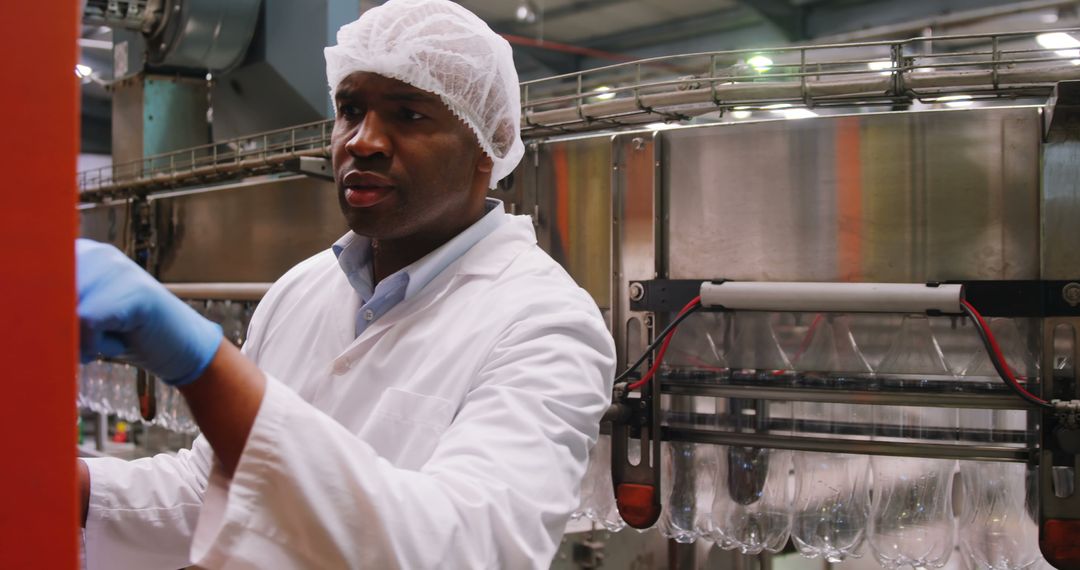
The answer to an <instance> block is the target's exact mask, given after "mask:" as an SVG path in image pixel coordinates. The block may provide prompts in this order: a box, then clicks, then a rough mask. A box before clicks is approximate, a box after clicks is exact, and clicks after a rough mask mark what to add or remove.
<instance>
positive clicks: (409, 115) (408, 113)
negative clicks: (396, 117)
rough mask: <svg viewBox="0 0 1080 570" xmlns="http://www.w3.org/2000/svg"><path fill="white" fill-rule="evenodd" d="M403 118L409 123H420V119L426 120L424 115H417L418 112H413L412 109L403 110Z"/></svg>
mask: <svg viewBox="0 0 1080 570" xmlns="http://www.w3.org/2000/svg"><path fill="white" fill-rule="evenodd" d="M401 116H402V118H404V119H405V120H408V121H419V120H420V119H424V118H426V117H425V116H424V115H423V114H421V113H417V112H416V111H413V110H412V109H402V110H401Z"/></svg>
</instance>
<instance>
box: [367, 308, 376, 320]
mask: <svg viewBox="0 0 1080 570" xmlns="http://www.w3.org/2000/svg"><path fill="white" fill-rule="evenodd" d="M374 318H375V311H372V310H371V309H366V310H365V311H364V320H365V321H367V322H369V323H370V322H371V321H372V319H374Z"/></svg>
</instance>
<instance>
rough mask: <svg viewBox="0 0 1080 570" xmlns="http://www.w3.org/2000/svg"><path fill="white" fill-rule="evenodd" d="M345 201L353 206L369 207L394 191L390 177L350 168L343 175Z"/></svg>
mask: <svg viewBox="0 0 1080 570" xmlns="http://www.w3.org/2000/svg"><path fill="white" fill-rule="evenodd" d="M341 182H342V185H343V186H344V187H345V201H346V202H347V203H348V204H349V205H350V206H352V207H353V208H369V207H371V206H374V205H375V204H378V203H379V202H382V201H383V200H384V199H385V198H386V197H387V196H389V195H390V194H391V193H393V191H394V184H393V182H391V181H390V179H389V178H387V177H385V176H383V175H381V174H376V173H374V172H369V171H359V170H350V171H349V172H346V173H345V176H344V177H342V180H341Z"/></svg>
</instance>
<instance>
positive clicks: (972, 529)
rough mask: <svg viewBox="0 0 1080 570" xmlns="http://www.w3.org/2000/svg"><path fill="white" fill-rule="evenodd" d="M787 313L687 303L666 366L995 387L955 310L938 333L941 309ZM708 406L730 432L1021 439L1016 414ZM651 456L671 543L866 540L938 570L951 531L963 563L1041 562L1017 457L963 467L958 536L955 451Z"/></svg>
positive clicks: (1013, 336)
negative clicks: (694, 307)
mask: <svg viewBox="0 0 1080 570" xmlns="http://www.w3.org/2000/svg"><path fill="white" fill-rule="evenodd" d="M791 317H792V316H791V315H776V314H767V313H740V314H737V315H735V317H734V319H732V318H731V317H730V315H720V314H704V315H696V316H695V317H694V318H692V319H689V320H688V321H687V322H686V323H685V324H684V325H683V327H681V330H680V331H679V334H678V335H676V337H675V341H674V342H673V343H672V346H671V351H670V352H669V354H671V355H672V357H670V358H671V360H670V361H669V362H670V363H671V366H669V367H668V368H667V369H666V372H667V376H668V377H672V378H676V379H680V380H683V381H686V380H690V381H710V380H711V381H719V382H733V383H748V384H759V385H777V384H778V383H779V384H787V385H798V386H808V387H826V386H833V387H844V388H851V389H877V388H880V387H889V388H897V387H900V388H903V387H912V388H920V389H948V390H957V389H962V390H966V389H978V390H982V389H1000V388H1001V382H1000V380H998V379H996V377H995V374H994V372H993V368H992V366H991V365H990V362H989V360H988V358H987V357H986V356H985V353H984V352H982V348H981V346H980V345H979V344H978V339H977V337H975V336H974V335H975V333H974V331H973V329H971V328H970V326H967V327H965V324H966V323H964V322H963V321H960V322H957V321H951V322H950V321H949V320H948V319H944V322H945V323H946V324H947V325H948V326H947V327H946V328H945V329H944V332H943V333H942V332H941V326H940V325H941V324H942V321H941V320H939V321H937V322H935V323H933V325H936V326H938V329H939V335H935V331H934V330H933V327H932V323H931V321H930V320H929V319H927V318H926V317H919V316H911V317H905V318H903V319H902V320H900V317H890V318H884V319H877V318H871V319H869V320H863V321H862V322H860V325H862V326H863V330H860V331H859V334H854V333H853V332H852V326H851V322H850V319H849V317H846V316H837V315H815V316H812V318H808V319H805V320H804V321H805V322H806V323H808V324H803V325H801V326H800V325H799V324H798V323H797V322H796V323H794V324H793V323H792V322H791V320H792V319H791ZM785 319H787V320H786V321H785ZM890 319H891V320H890ZM898 320H899V321H900V322H897V321H898ZM1020 324H1025V323H1020ZM866 325H869V326H866ZM991 326H992V328H993V329H994V332H995V333H996V335H997V336H998V338H999V341H1000V342H1001V343H1002V344H1003V346H1004V347H1005V351H1006V353H1007V354H1006V356H1007V359H1008V360H1009V363H1010V365H1011V366H1012V367H1013V368H1014V369H1015V370H1017V372H1018V374H1019V375H1020V376H1023V377H1036V374H1035V370H1036V365H1035V359H1034V358H1032V357H1031V354H1032V353H1033V351H1031V350H1029V349H1028V347H1027V346H1026V344H1025V342H1024V340H1023V335H1022V334H1021V328H1020V327H1018V323H1017V322H1016V321H1011V320H997V321H994V322H993V324H992V325H991ZM938 336H941V337H942V338H943V342H942V343H940V344H939V342H938ZM856 337H858V338H859V342H856ZM785 341H786V342H785ZM942 345H944V346H946V350H945V351H943V350H942ZM863 348H865V349H866V350H865V351H864V350H863ZM946 353H947V354H949V355H950V356H953V357H957V356H961V357H962V358H963V359H964V360H965V362H964V363H963V365H962V366H961V367H958V368H959V370H957V371H955V372H954V371H953V369H951V368H950V366H949V365H948V364H947V361H946V358H945V354H946ZM789 355H790V356H789ZM871 362H876V365H871ZM695 400H700V398H695ZM669 404H670V402H669ZM715 405H716V408H717V409H716V410H715V411H714V413H712V414H711V417H712V418H713V420H712V421H714V422H715V423H716V424H717V425H714V426H713V427H716V428H718V429H723V430H727V431H739V432H767V433H778V434H791V433H795V434H798V435H818V436H820V435H824V436H827V437H833V438H836V437H854V438H859V439H866V438H868V437H870V438H875V439H880V440H883V441H884V440H903V441H912V440H923V441H935V442H938V443H941V442H942V441H943V440H945V439H948V438H951V439H952V441H955V440H956V437H957V436H956V434H957V433H958V432H959V433H960V438H961V439H962V440H963V439H967V438H969V437H970V438H972V439H974V440H976V441H981V442H995V443H1012V444H1021V445H1022V444H1023V443H1024V441H1023V439H1021V440H1020V441H1017V440H1016V434H1017V433H1021V434H1022V433H1023V432H1024V430H1025V427H1026V415H1025V412H1022V411H990V410H962V411H957V410H954V409H947V408H940V409H938V408H923V407H883V406H882V407H871V406H860V405H851V404H831V403H805V402H796V403H794V404H792V403H787V402H766V401H762V400H734V399H727V400H717V403H716V404H715ZM665 409H672V408H671V407H670V406H665ZM704 415H705V417H709V414H708V413H707V414H704ZM701 416H702V414H697V415H696V416H695V417H701ZM685 420H686V418H677V419H676V420H675V421H685ZM690 423H693V421H691V422H690ZM1009 430H1013V431H1009ZM664 455H665V459H666V462H665V477H664V480H665V485H664V487H665V489H664V492H665V498H666V499H667V500H666V501H665V514H664V517H663V518H662V520H661V523H660V525H659V526H660V529H661V531H662V532H664V533H665V534H667V535H669V536H671V537H672V538H675V539H676V540H681V541H690V540H694V539H696V538H707V539H710V540H714V541H716V542H717V543H718V544H719V545H720V546H722V547H725V548H738V549H740V550H741V551H743V552H746V553H756V552H761V551H762V550H770V551H775V550H777V549H779V548H782V547H783V545H784V544H785V543H786V542H787V540H788V538H789V536H790V537H791V539H792V541H793V542H794V544H795V545H796V547H797V548H798V549H799V551H800V552H801V553H802V554H804V555H806V556H810V557H822V558H825V559H827V560H830V561H838V560H843V559H844V558H846V557H849V556H856V555H857V554H856V553H858V552H859V549H860V547H861V546H862V545H863V543H864V542H865V543H867V545H868V546H869V548H870V550H871V551H872V552H873V555H874V557H875V558H876V559H877V561H878V562H879V563H880V564H881V565H882V566H883V567H886V568H900V567H940V566H942V565H943V564H945V562H946V561H947V560H948V558H949V556H950V555H951V554H952V552H953V550H954V546H955V545H957V544H959V547H960V550H961V552H962V553H963V554H964V556H965V559H966V560H967V562H968V563H969V565H970V566H971V567H972V568H993V569H1009V568H1026V567H1030V566H1031V565H1032V564H1035V563H1037V562H1038V561H1040V560H1041V558H1040V557H1039V555H1038V550H1037V546H1036V542H1037V541H1036V538H1035V535H1034V534H1033V533H1034V532H1035V526H1034V522H1033V519H1032V517H1031V515H1030V513H1028V512H1027V511H1026V509H1025V505H1026V504H1027V503H1026V502H1025V499H1026V497H1027V496H1028V485H1027V483H1026V481H1027V476H1026V475H1025V472H1024V466H1018V465H1004V464H1001V465H999V464H991V463H971V464H967V463H964V464H962V465H961V467H960V471H961V473H962V476H963V493H962V495H963V497H964V501H963V505H962V507H963V508H962V509H961V511H960V530H959V536H957V530H956V520H954V514H953V509H952V503H951V494H952V482H953V475H954V472H955V471H956V468H957V463H956V462H955V461H951V460H932V459H916V458H889V457H874V458H870V457H866V456H853V455H844V454H834V453H816V452H787V451H780V450H769V449H757V448H724V447H715V446H708V445H694V444H682V443H672V444H666V447H665V449H664ZM605 464H607V462H606V461H605ZM792 473H794V477H792V476H791V474H792ZM605 477H607V478H608V481H607V488H608V489H610V479H609V476H608V475H607V474H606V473H605ZM593 487H594V488H599V487H603V485H602V484H601V485H596V484H593ZM608 492H609V493H610V491H608ZM871 498H873V500H871ZM591 501H592V502H593V503H597V502H598V501H597V500H596V499H595V498H593V499H591ZM593 510H594V511H596V512H604V511H605V509H603V508H596V507H595V506H594V507H593ZM957 539H959V540H957Z"/></svg>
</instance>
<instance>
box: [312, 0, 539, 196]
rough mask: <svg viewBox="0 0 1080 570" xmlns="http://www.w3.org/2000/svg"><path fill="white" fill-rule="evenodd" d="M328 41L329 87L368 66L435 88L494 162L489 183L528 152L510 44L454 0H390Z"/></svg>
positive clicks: (332, 88) (371, 70) (373, 70)
mask: <svg viewBox="0 0 1080 570" xmlns="http://www.w3.org/2000/svg"><path fill="white" fill-rule="evenodd" d="M337 42H338V43H337V45H336V46H330V47H328V48H326V50H325V54H326V78H327V79H328V80H329V82H330V92H331V94H333V92H334V91H335V90H336V89H337V86H338V84H339V83H341V80H342V79H345V77H347V76H349V75H350V74H352V73H355V72H358V71H363V72H369V73H375V74H378V75H382V76H384V77H389V78H392V79H397V80H398V81H403V82H405V83H408V84H409V85H412V86H413V87H416V88H418V89H422V90H424V91H428V92H431V93H434V94H436V95H438V96H439V97H440V98H441V99H442V101H443V102H444V103H446V106H447V107H449V108H450V111H451V112H453V113H454V114H455V115H457V117H458V118H460V119H461V120H462V121H463V122H464V123H465V124H466V125H467V126H468V127H469V128H470V129H472V131H473V132H474V133H476V138H477V140H479V142H480V147H481V148H482V149H483V150H484V153H486V154H487V155H488V156H489V157H491V159H492V161H493V162H494V163H495V164H494V168H493V169H492V172H491V187H492V188H494V187H495V183H496V182H498V181H499V180H502V179H503V178H504V177H506V175H508V174H510V173H511V172H513V170H514V168H515V167H517V164H518V162H519V161H520V160H521V157H522V155H523V154H525V145H524V144H523V143H522V142H521V124H520V123H521V100H520V94H519V93H518V77H517V70H516V69H515V68H514V58H513V53H512V51H511V48H510V44H509V43H507V41H506V40H504V39H502V38H501V37H499V36H498V35H497V34H496V33H495V32H493V31H491V28H489V27H488V26H487V24H485V23H484V21H483V20H481V19H480V18H478V17H477V16H476V15H475V14H473V13H472V12H470V11H468V10H466V9H465V8H462V7H461V6H459V5H457V4H455V3H453V2H450V1H449V0H389V1H388V2H387V3H385V4H383V5H382V6H378V7H376V8H371V9H370V10H368V11H367V12H364V14H363V15H362V16H361V17H360V18H359V19H358V20H356V21H355V22H352V23H349V24H346V25H344V26H342V27H341V29H340V30H338V33H337Z"/></svg>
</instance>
